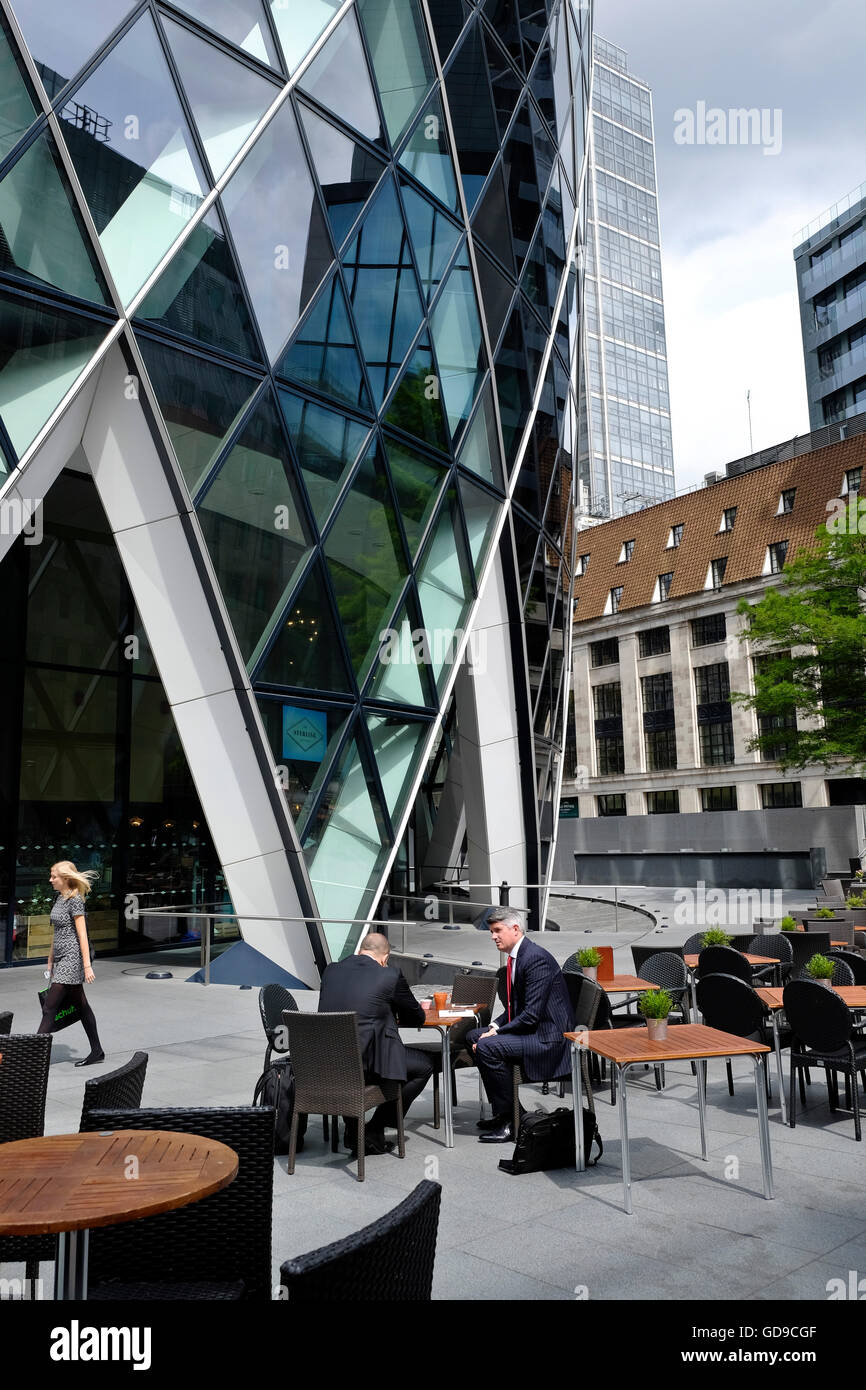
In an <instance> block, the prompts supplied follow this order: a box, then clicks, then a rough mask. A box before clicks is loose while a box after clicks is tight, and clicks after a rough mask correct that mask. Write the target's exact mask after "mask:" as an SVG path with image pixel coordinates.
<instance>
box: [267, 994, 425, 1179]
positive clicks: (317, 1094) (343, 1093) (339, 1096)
mask: <svg viewBox="0 0 866 1390" xmlns="http://www.w3.org/2000/svg"><path fill="white" fill-rule="evenodd" d="M284 1022H285V1024H286V1027H287V1028H288V1030H289V1050H290V1052H291V1055H292V1070H293V1071H294V1074H295V1109H294V1112H293V1114H292V1129H291V1136H290V1139H289V1161H288V1165H287V1167H286V1172H287V1173H289V1174H292V1173H294V1171H295V1150H296V1147H297V1141H298V1118H299V1116H301V1115H332V1116H334V1120H333V1123H332V1125H331V1150H332V1152H333V1153H336V1152H337V1143H338V1136H339V1128H340V1126H339V1122H338V1120H337V1119H336V1117H337V1116H338V1115H346V1116H348V1117H350V1118H352V1119H356V1120H357V1121H358V1181H359V1182H363V1181H364V1135H365V1123H366V1121H365V1116H366V1112H367V1111H368V1110H371V1109H372V1108H373V1106H375V1105H382V1104H383V1102H384V1101H386V1100H396V1101H397V1152H398V1153H399V1155H400V1157H401V1158H405V1157H406V1136H405V1133H404V1130H403V1087H402V1085H401V1083H400V1082H399V1081H386V1082H384V1083H383V1084H382V1086H381V1087H380V1086H369V1085H367V1082H366V1081H365V1079H364V1064H363V1061H362V1059H361V1043H360V1040H359V1038H358V1021H357V1014H355V1013H354V1012H352V1013H333V1014H302V1013H296V1014H293V1013H288V1012H287V1013H286V1014H285V1015H284Z"/></svg>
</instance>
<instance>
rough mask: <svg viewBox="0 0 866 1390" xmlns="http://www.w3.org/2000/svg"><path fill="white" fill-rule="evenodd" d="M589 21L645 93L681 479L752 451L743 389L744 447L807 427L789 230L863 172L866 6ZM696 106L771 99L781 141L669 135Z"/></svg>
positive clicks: (639, 11) (646, 3)
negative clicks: (776, 148)
mask: <svg viewBox="0 0 866 1390" xmlns="http://www.w3.org/2000/svg"><path fill="white" fill-rule="evenodd" d="M595 25H596V32H597V33H598V34H601V35H602V36H603V37H604V38H607V39H609V40H610V41H611V42H612V43H616V44H619V45H620V47H622V48H625V49H626V50H627V51H628V54H629V69H630V71H631V72H633V73H635V74H636V75H637V76H639V77H642V78H644V79H645V80H646V81H647V82H648V83H649V84H650V86H651V87H652V89H653V105H654V118H655V136H656V159H657V163H658V183H659V210H660V217H661V237H662V272H663V275H664V291H665V315H666V322H667V339H668V365H669V372H670V387H671V413H672V421H673V443H674V466H675V469H676V479H677V487H678V488H681V487H684V486H688V485H689V484H691V483H694V482H699V481H701V479H702V478H703V475H704V473H705V472H707V471H708V470H709V469H712V468H716V467H721V466H723V465H724V464H725V463H726V462H727V461H728V460H729V459H734V458H739V457H741V456H742V455H743V454H746V453H748V452H749V430H748V417H747V413H746V391H747V390H751V393H752V423H753V433H754V447H755V449H762V448H764V447H766V446H767V445H770V444H775V443H778V442H779V441H780V440H782V439H787V438H790V437H791V436H792V435H794V434H798V433H803V432H805V431H806V430H808V428H809V413H808V407H807V403H806V384H805V373H804V368H803V350H802V338H801V333H800V320H799V312H798V307H797V289H796V278H795V273H794V261H793V255H792V251H793V238H794V233H795V232H797V231H799V229H800V228H801V227H803V226H804V225H805V224H806V223H809V222H811V221H812V220H813V219H814V218H817V217H818V216H819V215H820V214H821V213H823V212H824V211H825V209H826V208H828V207H829V206H830V204H831V203H835V202H837V201H838V200H839V199H840V198H841V197H843V196H844V195H845V194H846V193H848V192H849V191H850V190H851V189H852V188H855V187H856V186H857V185H859V184H860V183H862V182H864V181H866V81H864V72H863V65H864V57H866V4H864V3H863V0H824V3H821V4H815V0H724V3H717V0H712V2H711V0H596V21H595ZM699 102H704V103H706V107H707V108H708V109H709V108H722V109H724V110H725V111H728V110H730V109H731V108H737V107H758V108H767V110H768V113H772V112H774V111H775V110H777V109H778V110H780V111H781V151H780V153H778V154H776V155H765V154H764V153H763V149H762V148H761V146H760V145H757V146H752V145H735V146H731V145H727V146H725V145H721V146H715V145H703V146H700V145H684V144H678V143H677V142H676V141H675V139H674V131H675V119H674V113H675V112H676V111H678V110H684V109H690V110H692V111H695V112H696V111H697V109H698V103H699ZM768 120H773V117H772V116H770V115H768ZM776 120H777V121H778V118H776ZM770 129H771V127H768V131H769V130H770ZM777 129H778V126H777Z"/></svg>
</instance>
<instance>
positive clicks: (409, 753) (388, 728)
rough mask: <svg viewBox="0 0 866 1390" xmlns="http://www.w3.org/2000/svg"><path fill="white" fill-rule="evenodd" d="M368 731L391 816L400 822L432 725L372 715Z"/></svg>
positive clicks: (369, 719)
mask: <svg viewBox="0 0 866 1390" xmlns="http://www.w3.org/2000/svg"><path fill="white" fill-rule="evenodd" d="M367 728H368V730H369V733H370V741H371V743H372V745H373V758H374V760H375V763H376V771H377V772H378V773H379V777H380V779H381V782H382V791H383V792H384V794H385V803H386V805H387V807H388V813H389V815H390V817H391V820H392V821H396V820H398V819H399V817H400V815H401V813H402V811H403V810H404V808H405V805H406V797H407V795H408V792H409V789H410V786H411V783H412V779H413V777H414V775H415V773H416V772H417V771H418V765H419V762H420V759H421V754H422V753H423V751H424V743H425V740H426V737H427V734H428V733H429V732H430V726H429V724H418V723H411V724H407V723H405V722H404V721H402V720H400V719H397V718H395V717H394V716H393V715H383V714H368V715H367Z"/></svg>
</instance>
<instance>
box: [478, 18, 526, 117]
mask: <svg viewBox="0 0 866 1390" xmlns="http://www.w3.org/2000/svg"><path fill="white" fill-rule="evenodd" d="M484 48H485V51H486V53H487V65H488V68H489V71H490V85H491V88H492V90H493V105H494V108H495V110H496V119H497V121H498V122H499V130H500V132H501V134H502V135H504V134H505V131H506V128H507V126H508V122H509V121H510V120H511V117H512V116H513V115H514V109H515V107H516V106H517V103H518V100H519V99H520V93H521V92H522V90H523V83H522V81H521V79H520V78H519V77H518V75H517V73H516V72H515V71H514V68H513V67H512V66H511V64H510V63H509V61H508V59H507V58H506V56H505V54H504V53H503V52H502V49H501V48H500V47H499V44H498V43H496V42H495V40H494V39H493V38H492V37H491V36H490V34H489V33H488V32H487V31H486V30H485V31H484Z"/></svg>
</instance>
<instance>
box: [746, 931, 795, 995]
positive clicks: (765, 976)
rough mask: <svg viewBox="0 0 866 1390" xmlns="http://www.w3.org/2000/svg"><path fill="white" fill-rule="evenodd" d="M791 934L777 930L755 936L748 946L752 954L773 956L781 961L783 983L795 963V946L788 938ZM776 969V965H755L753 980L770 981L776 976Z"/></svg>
mask: <svg viewBox="0 0 866 1390" xmlns="http://www.w3.org/2000/svg"><path fill="white" fill-rule="evenodd" d="M789 935H790V933H789V932H781V931H777V932H771V933H769V934H768V935H765V936H753V937H752V939H751V941H750V942H749V944H748V947H747V948H746V949H747V953H748V955H750V956H773V957H774V958H775V959H776V960H777V961H778V962H779V966H778V970H779V971H780V973H781V983H782V984H784V982H785V980H787V978H788V976H789V975H790V973H791V970H792V968H793V963H794V948H793V946H792V945H791V943H790V941H789V940H788V936H789ZM776 971H777V967H776V966H775V965H753V966H752V980H753V981H758V980H761V981H764V982H767V983H769V982H770V981H771V980H772V979H774V978H775V976H776Z"/></svg>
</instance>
